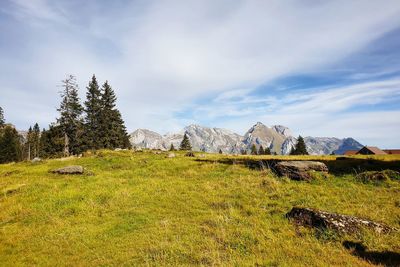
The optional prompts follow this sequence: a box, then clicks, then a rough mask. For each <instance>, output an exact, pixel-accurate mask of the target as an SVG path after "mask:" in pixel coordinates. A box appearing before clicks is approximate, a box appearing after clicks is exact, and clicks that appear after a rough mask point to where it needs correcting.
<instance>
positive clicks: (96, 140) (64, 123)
mask: <svg viewBox="0 0 400 267" xmlns="http://www.w3.org/2000/svg"><path fill="white" fill-rule="evenodd" d="M78 90H79V88H78V84H77V82H76V78H75V77H74V76H73V75H69V76H68V77H67V78H66V79H65V80H63V81H62V91H61V92H60V96H61V103H60V106H59V108H58V109H57V111H58V112H59V117H58V118H57V120H56V121H55V122H53V123H51V124H50V125H49V127H48V129H43V130H42V131H40V128H39V125H38V124H37V123H35V124H34V126H33V127H29V129H28V132H27V134H26V137H25V138H23V137H22V136H20V135H19V134H18V132H17V130H16V129H15V127H13V126H12V125H11V124H6V123H5V119H4V111H3V109H2V108H1V107H0V163H4V162H12V161H19V160H24V159H28V160H30V159H32V158H35V157H43V158H50V157H59V156H69V155H78V154H80V153H82V152H84V151H87V150H93V149H103V148H105V149H115V148H130V142H129V136H128V133H127V131H126V127H125V123H124V121H123V119H122V116H121V113H120V111H119V110H118V109H117V108H116V101H117V97H116V95H115V92H114V90H113V89H112V87H111V86H110V84H109V83H108V81H106V82H104V83H103V84H102V86H101V87H100V85H99V83H98V81H97V79H96V76H95V75H93V76H92V79H91V80H90V82H89V84H88V86H87V87H86V101H85V102H84V103H83V104H82V103H81V101H80V98H79V95H78Z"/></svg>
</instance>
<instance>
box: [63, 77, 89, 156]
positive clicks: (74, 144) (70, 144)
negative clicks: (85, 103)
mask: <svg viewBox="0 0 400 267" xmlns="http://www.w3.org/2000/svg"><path fill="white" fill-rule="evenodd" d="M62 87H63V91H62V92H61V98H62V102H61V104H60V107H59V108H58V109H57V111H59V112H60V118H59V119H58V120H57V121H58V123H59V124H60V126H61V129H62V132H63V135H64V156H69V155H70V153H72V154H77V153H80V152H81V150H82V142H81V141H82V140H81V135H82V125H83V122H82V111H83V107H82V105H81V104H80V100H79V96H78V84H77V83H76V79H75V77H74V76H73V75H69V76H68V77H67V78H66V79H65V80H63V81H62Z"/></svg>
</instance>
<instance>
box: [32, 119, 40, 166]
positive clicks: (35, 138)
mask: <svg viewBox="0 0 400 267" xmlns="http://www.w3.org/2000/svg"><path fill="white" fill-rule="evenodd" d="M32 145H33V146H32V148H33V154H32V156H33V158H35V157H39V156H40V128H39V124H37V123H35V125H34V126H33V131H32Z"/></svg>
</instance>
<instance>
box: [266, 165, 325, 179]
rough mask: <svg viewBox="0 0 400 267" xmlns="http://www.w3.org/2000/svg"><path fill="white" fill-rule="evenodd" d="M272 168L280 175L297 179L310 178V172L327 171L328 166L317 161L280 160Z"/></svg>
mask: <svg viewBox="0 0 400 267" xmlns="http://www.w3.org/2000/svg"><path fill="white" fill-rule="evenodd" d="M274 169H275V170H276V172H277V173H278V174H279V175H280V176H287V177H289V178H290V179H292V180H298V181H310V180H312V175H311V172H322V173H324V174H327V173H328V167H327V166H326V165H325V164H324V163H322V162H318V161H281V162H278V163H277V164H276V165H275V166H274Z"/></svg>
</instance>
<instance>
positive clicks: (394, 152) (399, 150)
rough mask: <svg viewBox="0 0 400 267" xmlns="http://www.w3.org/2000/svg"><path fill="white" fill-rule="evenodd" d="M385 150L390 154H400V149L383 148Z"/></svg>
mask: <svg viewBox="0 0 400 267" xmlns="http://www.w3.org/2000/svg"><path fill="white" fill-rule="evenodd" d="M383 151H385V152H386V154H390V155H399V154H400V149H383Z"/></svg>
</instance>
